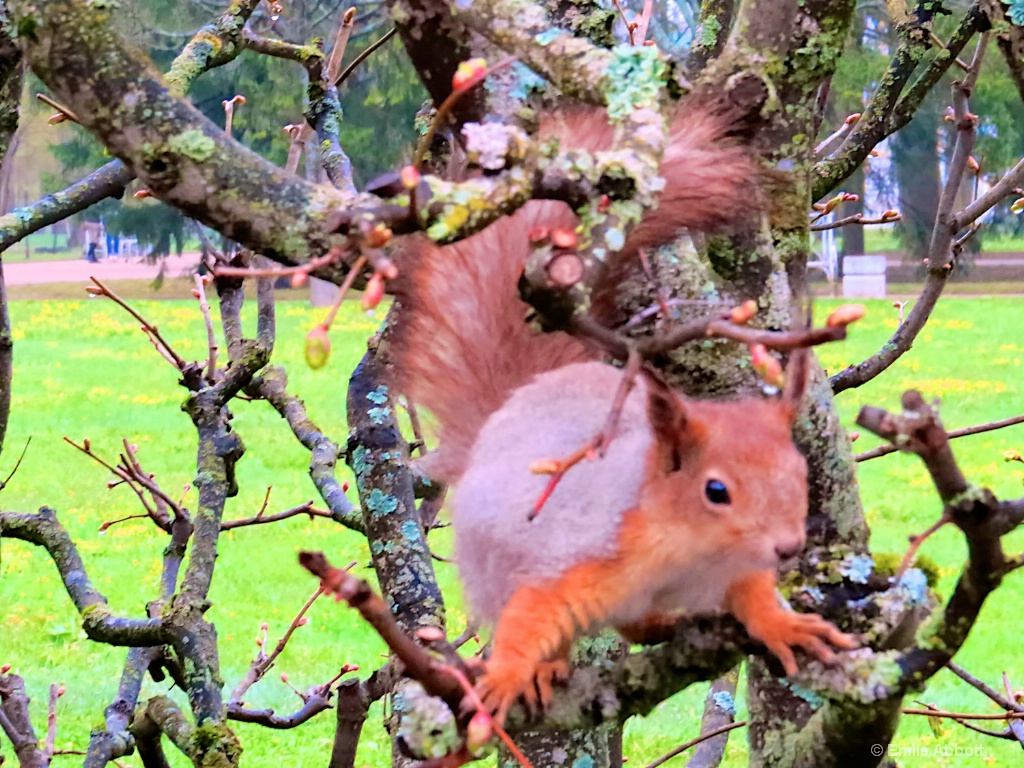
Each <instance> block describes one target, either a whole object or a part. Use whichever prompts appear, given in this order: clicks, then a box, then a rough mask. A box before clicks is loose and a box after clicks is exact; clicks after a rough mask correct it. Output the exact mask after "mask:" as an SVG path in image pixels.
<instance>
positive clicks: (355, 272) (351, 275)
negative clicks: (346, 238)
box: [320, 255, 366, 330]
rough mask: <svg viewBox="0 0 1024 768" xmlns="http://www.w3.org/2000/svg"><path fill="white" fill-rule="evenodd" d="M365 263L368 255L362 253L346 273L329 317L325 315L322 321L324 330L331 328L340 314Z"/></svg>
mask: <svg viewBox="0 0 1024 768" xmlns="http://www.w3.org/2000/svg"><path fill="white" fill-rule="evenodd" d="M365 265H366V256H365V255H360V256H359V258H358V259H356V261H355V263H354V264H353V265H352V268H351V269H349V271H348V274H347V275H345V279H344V281H342V283H341V286H340V287H339V288H338V295H337V297H336V298H335V299H334V303H333V304H332V305H331V308H330V309H329V310H327V317H325V318H324V319H323V322H322V323H320V325H322V326H323V327H324V330H330V327H331V325H332V324H333V323H334V318H336V317H337V316H338V310H340V309H341V304H342V302H343V301H345V296H346V295H347V294H348V292H349V290H350V289H351V288H352V283H354V282H355V281H356V278H357V277H358V276H359V273H360V272H361V271H362V269H363V267H364V266H365Z"/></svg>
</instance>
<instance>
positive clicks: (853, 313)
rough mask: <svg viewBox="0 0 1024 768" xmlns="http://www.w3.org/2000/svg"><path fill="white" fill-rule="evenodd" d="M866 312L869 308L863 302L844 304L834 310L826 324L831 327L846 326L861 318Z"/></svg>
mask: <svg viewBox="0 0 1024 768" xmlns="http://www.w3.org/2000/svg"><path fill="white" fill-rule="evenodd" d="M865 314H867V309H866V308H865V307H864V305H863V304H843V305H841V306H838V307H836V308H835V309H834V310H832V314H831V315H829V316H828V319H827V320H826V321H825V325H826V326H827V327H829V328H837V327H844V328H845V327H846V326H848V325H849V324H850V323H855V322H857V321H858V320H860V319H861V318H862V317H864V315H865Z"/></svg>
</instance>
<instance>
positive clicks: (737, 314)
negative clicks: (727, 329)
mask: <svg viewBox="0 0 1024 768" xmlns="http://www.w3.org/2000/svg"><path fill="white" fill-rule="evenodd" d="M756 314H757V302H756V301H754V300H753V299H748V300H747V301H744V302H743V303H742V304H740V305H739V306H738V307H733V308H732V310H730V312H729V319H730V320H732V321H733V322H734V323H736V325H746V324H747V323H749V322H750V321H751V319H752V318H753V317H754V315H756Z"/></svg>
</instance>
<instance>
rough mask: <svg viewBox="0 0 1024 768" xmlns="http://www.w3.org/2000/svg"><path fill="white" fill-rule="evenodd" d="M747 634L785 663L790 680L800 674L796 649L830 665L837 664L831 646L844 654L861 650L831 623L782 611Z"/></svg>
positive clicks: (801, 614)
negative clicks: (795, 653)
mask: <svg viewBox="0 0 1024 768" xmlns="http://www.w3.org/2000/svg"><path fill="white" fill-rule="evenodd" d="M747 631H748V632H749V633H750V635H751V637H753V638H754V639H756V640H760V641H761V642H762V643H764V644H765V646H767V648H768V650H769V651H771V652H772V653H773V654H774V655H775V656H776V658H778V660H779V661H780V662H782V667H783V669H785V670H786V675H787V676H790V675H795V674H796V673H797V671H798V668H797V664H796V658H795V657H794V656H793V649H794V648H802V649H803V650H805V651H807V652H808V653H809V654H811V655H812V656H814V657H815V658H817V659H819V660H820V661H822V662H824V663H825V664H831V663H833V662H835V660H836V654H835V652H834V651H833V650H832V648H830V647H829V645H832V646H834V647H836V648H840V649H843V650H852V649H854V648H858V647H860V644H859V643H858V642H857V639H856V638H855V637H854V636H853V635H848V634H846V633H845V632H840V631H839V630H838V629H837V628H836V626H835V625H834V624H832V622H830V621H826V620H825V619H823V618H822V617H821V616H818V615H817V614H815V613H795V612H792V611H783V612H780V613H779V614H777V616H776V617H775V618H774V620H772V621H770V622H765V623H764V624H763V625H761V626H757V627H747Z"/></svg>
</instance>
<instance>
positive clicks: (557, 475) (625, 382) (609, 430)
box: [527, 347, 640, 520]
mask: <svg viewBox="0 0 1024 768" xmlns="http://www.w3.org/2000/svg"><path fill="white" fill-rule="evenodd" d="M639 371H640V355H639V353H638V352H637V351H636V348H634V347H631V348H630V350H629V354H628V356H627V359H626V367H625V368H624V369H623V372H622V378H621V380H620V381H619V386H618V388H617V389H616V390H615V398H614V399H613V400H612V406H611V408H610V409H609V411H608V416H607V417H606V419H605V423H604V426H603V427H602V428H601V431H600V432H598V433H597V434H596V435H595V436H594V437H593V438H592V439H591V440H590V441H589V442H587V443H586V444H585V445H583V446H582V447H580V448H579V449H578V450H577V451H575V452H574V453H572V454H571V455H570V456H568V457H567V458H564V459H541V460H540V461H539V462H535V463H534V464H532V465H531V466H530V471H531V472H534V473H535V474H545V475H551V478H550V479H549V480H548V484H547V486H545V488H544V490H543V492H542V493H541V495H540V496H539V497H538V499H537V502H536V503H535V504H534V505H533V509H532V510H531V511H530V514H529V516H528V517H527V519H528V520H533V519H534V518H536V517H537V515H538V514H540V511H541V509H543V507H544V505H545V504H546V503H547V501H548V499H550V498H551V494H552V493H554V492H555V488H557V487H558V483H559V482H561V480H562V478H563V477H565V473H566V472H568V471H569V470H570V469H572V468H573V467H574V466H576V465H577V464H579V463H580V462H581V461H583V459H598V458H604V455H605V451H607V450H608V446H609V445H611V442H612V440H613V439H614V438H615V430H616V429H617V428H618V425H619V417H620V416H621V415H622V409H623V407H625V405H626V398H627V397H629V393H630V392H631V391H632V390H633V385H634V383H635V382H636V375H637V373H638V372H639Z"/></svg>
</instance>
